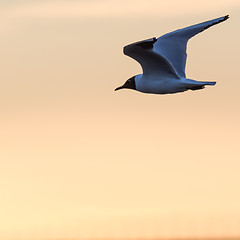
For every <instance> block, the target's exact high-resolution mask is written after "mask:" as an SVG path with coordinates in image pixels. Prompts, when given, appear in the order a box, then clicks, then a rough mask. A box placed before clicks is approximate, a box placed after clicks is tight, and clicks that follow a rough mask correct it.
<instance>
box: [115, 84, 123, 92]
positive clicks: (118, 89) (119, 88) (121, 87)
mask: <svg viewBox="0 0 240 240" xmlns="http://www.w3.org/2000/svg"><path fill="white" fill-rule="evenodd" d="M123 88H125V87H124V85H123V86H121V87H118V88H116V89H115V91H117V90H120V89H123Z"/></svg>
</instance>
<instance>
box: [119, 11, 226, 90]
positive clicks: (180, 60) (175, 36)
mask: <svg viewBox="0 0 240 240" xmlns="http://www.w3.org/2000/svg"><path fill="white" fill-rule="evenodd" d="M228 18H229V15H226V16H224V17H220V18H216V19H213V20H210V21H206V22H203V23H199V24H196V25H192V26H189V27H186V28H182V29H178V30H176V31H173V32H170V33H167V34H165V35H163V36H161V37H159V38H155V37H154V38H150V39H147V40H143V41H140V42H135V43H132V44H129V45H127V46H125V47H124V48H123V53H124V54H125V55H127V56H128V57H131V58H133V59H134V60H136V61H137V62H138V63H139V64H140V65H141V67H142V70H143V73H142V74H138V75H135V76H133V77H131V78H129V79H128V80H127V81H126V82H125V83H124V84H123V85H122V86H121V87H118V88H116V89H115V91H116V90H119V89H124V88H128V89H133V90H137V91H139V92H143V93H152V94H171V93H178V92H185V91H187V90H199V89H203V88H204V87H205V85H211V86H213V85H215V84H216V82H205V81H195V80H192V79H189V78H186V74H185V66H186V59H187V54H186V48H187V42H188V40H189V39H190V38H192V37H193V36H195V35H197V34H198V33H200V32H203V31H204V30H205V29H208V28H209V27H211V26H213V25H216V24H218V23H221V22H223V21H225V20H227V19H228Z"/></svg>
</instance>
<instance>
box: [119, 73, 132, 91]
mask: <svg viewBox="0 0 240 240" xmlns="http://www.w3.org/2000/svg"><path fill="white" fill-rule="evenodd" d="M123 88H129V89H134V90H136V84H135V76H133V77H131V78H129V79H128V80H127V81H126V82H125V83H124V84H123V85H122V86H121V87H118V88H116V89H115V91H117V90H120V89H123Z"/></svg>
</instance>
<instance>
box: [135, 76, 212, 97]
mask: <svg viewBox="0 0 240 240" xmlns="http://www.w3.org/2000/svg"><path fill="white" fill-rule="evenodd" d="M215 83H216V82H200V81H195V80H192V79H187V78H180V79H178V78H173V77H165V78H164V79H161V78H158V77H157V76H149V78H148V77H145V76H143V74H139V75H136V76H135V84H136V89H137V90H138V91H139V92H143V93H155V94H171V93H177V92H185V91H187V90H198V89H203V88H204V86H205V85H215Z"/></svg>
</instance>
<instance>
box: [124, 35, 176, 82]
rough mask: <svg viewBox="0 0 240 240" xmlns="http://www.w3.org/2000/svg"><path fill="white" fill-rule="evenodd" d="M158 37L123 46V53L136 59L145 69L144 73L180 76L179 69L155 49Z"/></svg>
mask: <svg viewBox="0 0 240 240" xmlns="http://www.w3.org/2000/svg"><path fill="white" fill-rule="evenodd" d="M156 41H157V39H156V38H151V39H147V40H144V41H140V42H135V43H132V44H130V45H127V46H125V47H124V48H123V53H124V54H125V55H127V56H129V57H131V58H133V59H134V60H136V61H137V62H138V63H140V65H141V66H142V69H143V75H158V76H163V77H165V78H166V77H167V76H171V77H175V78H179V79H180V77H179V75H178V74H177V71H176V70H175V68H174V67H173V65H172V64H171V62H169V60H168V59H166V58H165V57H163V56H162V55H160V54H158V53H157V52H155V51H153V44H154V43H155V42H156Z"/></svg>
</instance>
